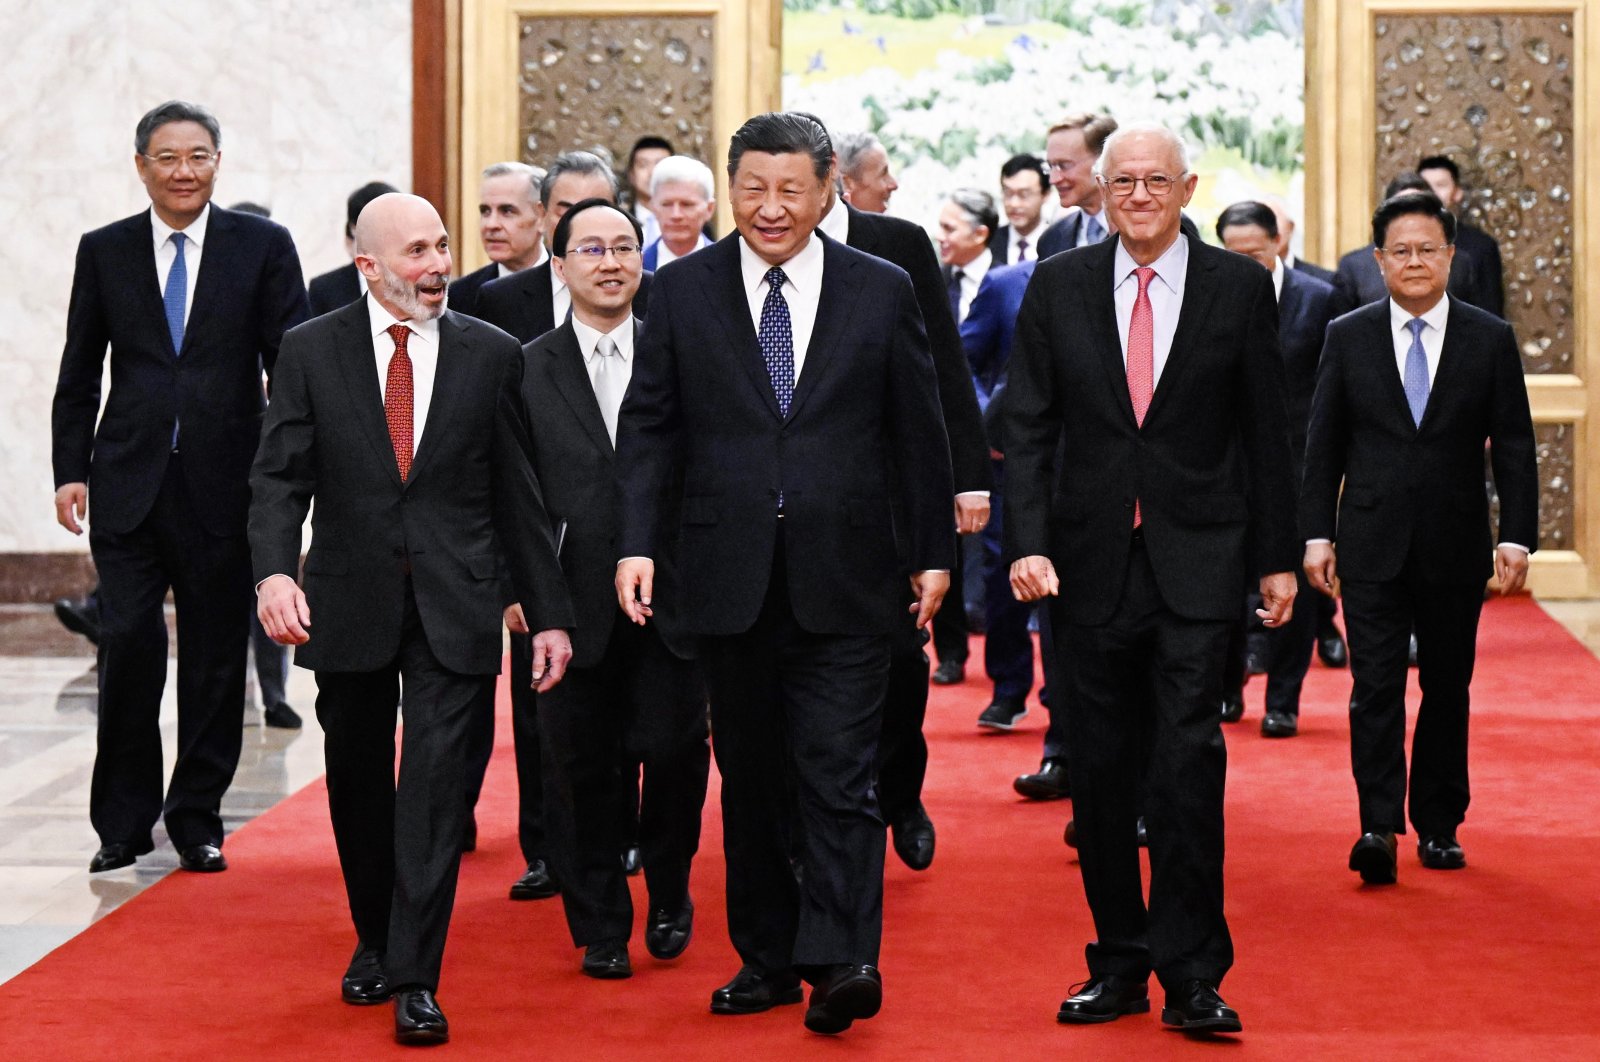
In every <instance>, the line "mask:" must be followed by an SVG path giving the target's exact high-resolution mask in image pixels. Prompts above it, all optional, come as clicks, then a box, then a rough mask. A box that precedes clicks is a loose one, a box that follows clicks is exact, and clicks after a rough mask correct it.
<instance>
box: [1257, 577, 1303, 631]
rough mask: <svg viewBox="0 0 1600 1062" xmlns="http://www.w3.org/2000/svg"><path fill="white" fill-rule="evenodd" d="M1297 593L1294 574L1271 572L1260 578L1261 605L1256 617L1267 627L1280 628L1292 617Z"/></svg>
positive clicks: (1297, 588) (1297, 587)
mask: <svg viewBox="0 0 1600 1062" xmlns="http://www.w3.org/2000/svg"><path fill="white" fill-rule="evenodd" d="M1297 593H1299V586H1298V584H1297V583H1296V582H1295V578H1294V572H1273V573H1272V574H1271V575H1263V576H1262V577H1261V603H1262V604H1263V605H1265V606H1266V608H1258V609H1256V615H1257V616H1260V617H1261V622H1262V623H1263V624H1264V625H1266V626H1268V627H1281V626H1283V625H1284V624H1285V623H1288V622H1289V617H1290V616H1293V615H1294V596H1295V594H1297Z"/></svg>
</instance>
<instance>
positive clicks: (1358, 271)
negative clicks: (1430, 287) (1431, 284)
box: [1333, 243, 1503, 316]
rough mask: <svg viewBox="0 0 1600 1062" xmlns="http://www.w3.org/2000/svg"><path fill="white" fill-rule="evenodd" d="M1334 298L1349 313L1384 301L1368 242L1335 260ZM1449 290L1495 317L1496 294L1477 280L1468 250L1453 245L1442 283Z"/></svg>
mask: <svg viewBox="0 0 1600 1062" xmlns="http://www.w3.org/2000/svg"><path fill="white" fill-rule="evenodd" d="M1333 288H1334V291H1335V293H1336V297H1337V304H1336V306H1335V310H1336V311H1337V313H1341V314H1344V313H1349V312H1350V311H1351V310H1354V309H1355V308H1356V307H1358V306H1367V305H1369V304H1371V303H1374V302H1379V301H1382V302H1385V303H1386V302H1388V300H1389V287H1388V285H1387V284H1385V283H1384V282H1383V270H1382V269H1380V268H1379V267H1378V260H1377V259H1376V258H1374V257H1373V256H1372V244H1370V243H1369V244H1367V245H1366V246H1365V247H1358V248H1356V249H1355V250H1354V251H1351V252H1349V253H1348V254H1346V255H1344V256H1343V257H1341V258H1340V259H1339V268H1338V270H1337V271H1336V272H1335V273H1334V276H1333ZM1446 288H1447V290H1448V291H1449V293H1450V294H1451V295H1453V296H1455V297H1456V298H1458V299H1460V300H1462V301H1463V302H1468V303H1471V304H1472V305H1474V306H1476V307H1478V308H1479V309H1482V310H1488V311H1489V312H1490V313H1494V314H1495V315H1496V316H1499V314H1498V313H1496V311H1495V310H1493V309H1491V306H1492V305H1496V304H1498V303H1500V302H1501V301H1503V300H1501V299H1500V298H1499V297H1498V296H1496V297H1493V298H1491V297H1490V294H1489V292H1488V291H1487V290H1486V289H1485V287H1484V284H1483V281H1482V279H1481V270H1480V269H1479V268H1478V260H1477V259H1476V258H1475V257H1474V256H1473V254H1472V252H1471V251H1469V250H1467V249H1466V248H1465V247H1462V246H1461V245H1460V244H1459V243H1458V244H1457V245H1456V256H1455V259H1454V260H1453V261H1452V262H1451V263H1450V279H1449V281H1448V282H1447V284H1446Z"/></svg>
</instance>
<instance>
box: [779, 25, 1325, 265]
mask: <svg viewBox="0 0 1600 1062" xmlns="http://www.w3.org/2000/svg"><path fill="white" fill-rule="evenodd" d="M1304 84H1305V33H1304V9H1303V4H1302V2H1301V0H1286V2H1247V0H1239V2H1223V0H1121V2H1118V0H844V2H839V0H784V24H783V100H784V106H785V107H787V108H790V109H794V110H805V111H810V112H812V113H814V114H816V115H818V116H819V117H821V118H822V119H823V120H824V121H825V122H826V123H827V124H828V127H829V129H830V130H832V131H833V132H835V133H844V132H849V131H852V130H870V131H872V132H874V133H876V134H877V135H878V137H879V138H880V139H881V140H882V141H883V143H884V145H885V146H886V147H887V148H888V151H889V155H890V158H891V160H892V161H893V165H894V168H895V173H896V176H897V178H898V179H899V181H900V190H899V191H898V192H896V193H895V195H894V199H893V201H892V203H891V206H890V210H891V212H892V213H894V214H897V215H899V216H901V217H905V218H910V219H912V220H915V221H918V222H922V223H924V224H931V222H932V219H933V218H934V217H935V216H936V214H937V212H938V205H939V201H940V199H941V198H942V197H943V195H944V194H945V193H947V192H948V191H950V190H951V189H954V188H958V187H961V186H964V185H970V186H973V187H977V188H983V189H985V190H987V191H990V192H994V193H998V190H999V174H1000V165H1001V163H1003V162H1004V161H1005V160H1006V159H1007V158H1008V157H1009V156H1011V155H1013V154H1015V153H1017V152H1022V151H1029V152H1032V153H1034V154H1036V155H1040V156H1042V155H1043V154H1044V135H1045V130H1046V129H1048V128H1049V127H1050V126H1051V125H1052V124H1054V123H1055V122H1056V121H1057V120H1058V119H1059V118H1061V117H1062V116H1064V115H1066V114H1069V113H1071V112H1074V111H1085V110H1092V111H1105V112H1109V113H1111V114H1112V115H1114V116H1116V117H1117V118H1118V119H1119V120H1121V121H1135V120H1145V121H1156V122H1160V123H1162V124H1164V125H1167V126H1168V127H1170V128H1173V129H1177V130H1180V131H1181V132H1182V133H1183V135H1184V137H1185V138H1186V140H1187V141H1188V143H1189V149H1190V156H1191V166H1192V168H1193V169H1194V170H1195V171H1196V172H1198V173H1199V174H1200V175H1201V180H1200V187H1199V190H1198V191H1197V192H1196V195H1195V199H1194V202H1193V203H1192V204H1191V206H1190V210H1189V212H1190V214H1191V216H1193V217H1194V218H1195V220H1196V221H1197V222H1198V223H1199V224H1200V227H1201V230H1202V232H1204V233H1205V234H1206V236H1207V237H1208V238H1210V237H1211V236H1212V233H1211V224H1212V222H1213V220H1214V219H1215V217H1216V215H1217V213H1218V212H1219V211H1220V210H1221V209H1222V208H1223V207H1225V206H1227V205H1228V204H1229V203H1232V202H1235V201H1237V200H1239V199H1245V198H1251V197H1257V196H1272V195H1275V196H1279V197H1281V198H1282V199H1283V200H1284V202H1285V204H1286V205H1287V207H1288V209H1289V211H1290V213H1291V214H1293V215H1295V216H1296V217H1298V216H1300V214H1301V209H1300V208H1301V196H1302V187H1303V172H1302V168H1303V150H1304V140H1305V99H1304ZM1054 199H1055V197H1054V195H1053V194H1052V195H1051V196H1050V200H1051V202H1052V203H1053V202H1054ZM1328 264H1330V265H1331V263H1328Z"/></svg>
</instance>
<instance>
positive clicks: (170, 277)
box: [161, 232, 189, 354]
mask: <svg viewBox="0 0 1600 1062" xmlns="http://www.w3.org/2000/svg"><path fill="white" fill-rule="evenodd" d="M187 239H188V237H186V236H184V234H183V233H181V232H174V233H173V234H172V246H174V247H176V248H177V249H178V255H177V257H176V258H174V259H173V260H172V268H171V269H169V270H168V271H167V286H166V289H165V290H164V291H162V293H161V303H162V305H163V306H164V307H165V308H166V311H167V331H168V332H170V333H172V353H174V354H180V353H182V352H183V310H184V304H185V303H186V302H188V299H189V263H188V262H186V261H184V257H183V244H184V241H185V240H187Z"/></svg>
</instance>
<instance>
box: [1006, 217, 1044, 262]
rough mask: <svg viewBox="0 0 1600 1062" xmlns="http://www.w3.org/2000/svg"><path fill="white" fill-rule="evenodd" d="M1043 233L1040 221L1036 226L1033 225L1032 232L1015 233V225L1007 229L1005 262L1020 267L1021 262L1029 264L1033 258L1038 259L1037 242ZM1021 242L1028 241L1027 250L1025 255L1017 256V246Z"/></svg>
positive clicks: (1042, 224)
mask: <svg viewBox="0 0 1600 1062" xmlns="http://www.w3.org/2000/svg"><path fill="white" fill-rule="evenodd" d="M1043 233H1044V222H1042V221H1041V222H1039V223H1038V224H1037V225H1035V226H1034V227H1033V231H1032V232H1026V233H1024V232H1018V231H1017V227H1016V226H1015V225H1013V226H1011V227H1010V228H1009V229H1007V230H1006V261H1007V262H1010V263H1011V264H1012V265H1020V264H1021V263H1023V262H1031V261H1033V260H1034V259H1035V258H1038V257H1039V240H1038V237H1039V236H1040V235H1042V234H1043ZM1023 240H1027V241H1028V249H1027V251H1026V252H1025V253H1023V254H1021V255H1019V254H1017V244H1019V243H1021V242H1022V241H1023Z"/></svg>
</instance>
